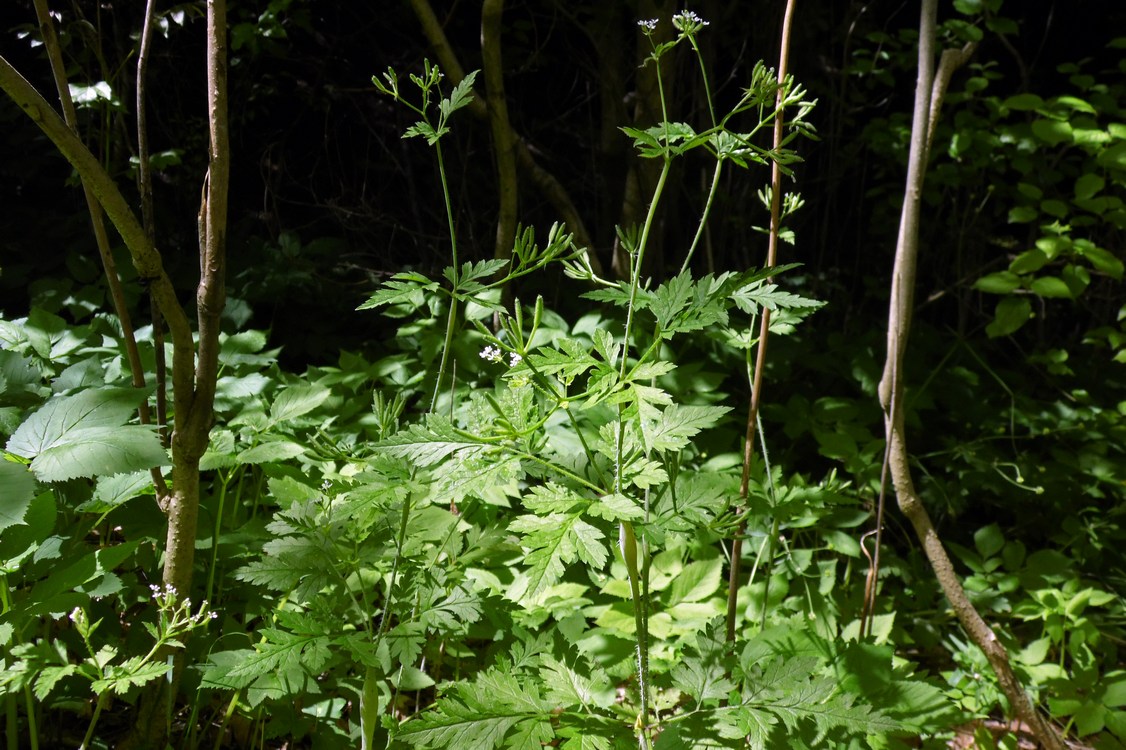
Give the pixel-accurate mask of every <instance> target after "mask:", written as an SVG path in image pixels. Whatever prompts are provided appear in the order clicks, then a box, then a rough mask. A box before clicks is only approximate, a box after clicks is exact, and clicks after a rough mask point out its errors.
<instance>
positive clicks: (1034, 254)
mask: <svg viewBox="0 0 1126 750" xmlns="http://www.w3.org/2000/svg"><path fill="white" fill-rule="evenodd" d="M1047 262H1048V255H1047V254H1046V253H1045V252H1044V251H1043V250H1041V249H1040V248H1038V247H1034V248H1032V249H1031V250H1025V251H1024V252H1023V253H1021V254H1020V255H1018V256H1017V257H1015V258H1013V262H1012V263H1010V264H1009V271H1010V272H1012V273H1013V274H1018V273H1035V272H1036V271H1039V270H1040V269H1041V268H1043V267H1044V265H1045V264H1046V263H1047ZM1001 273H1004V271H1002V272H1001ZM991 275H996V274H991ZM1016 281H1017V286H1019V285H1020V279H1017V280H1016ZM1016 288H1017V287H1016V286H1014V287H1013V288H1012V289H1009V290H1008V291H1010V292H1011V291H1012V290H1013V289H1016ZM1004 293H1007V292H1002V294H1004Z"/></svg>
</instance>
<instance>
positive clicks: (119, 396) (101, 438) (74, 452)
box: [8, 388, 168, 482]
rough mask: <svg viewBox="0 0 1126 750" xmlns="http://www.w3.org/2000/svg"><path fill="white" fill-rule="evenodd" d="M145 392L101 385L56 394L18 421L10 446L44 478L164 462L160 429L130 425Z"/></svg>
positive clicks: (106, 472)
mask: <svg viewBox="0 0 1126 750" xmlns="http://www.w3.org/2000/svg"><path fill="white" fill-rule="evenodd" d="M143 397H144V392H142V391H139V390H134V389H121V388H100V389H92V390H88V391H83V392H81V393H78V394H75V395H73V396H59V397H56V398H53V399H51V400H50V401H48V402H47V403H46V404H44V405H43V406H42V407H40V408H39V409H38V410H37V411H36V412H35V413H33V414H32V415H31V416H30V417H28V418H27V419H26V420H25V421H24V423H23V424H21V425H20V426H19V428H18V429H17V430H16V431H15V433H14V434H13V435H12V437H11V439H9V440H8V450H9V451H11V452H12V453H14V454H16V455H17V456H20V457H22V458H28V459H31V470H32V471H33V472H35V475H36V477H37V478H38V479H39V480H40V481H42V482H64V481H66V480H68V479H74V478H76V477H96V476H106V475H112V474H124V473H126V472H131V471H138V470H141V469H151V468H153V467H155V466H163V465H166V464H167V463H168V457H167V455H166V454H165V451H164V447H163V446H162V445H161V444H160V437H159V436H158V435H157V433H156V431H155V430H154V429H153V428H151V427H149V426H142V425H132V424H127V423H128V421H129V420H130V419H132V417H133V414H134V412H135V410H136V408H137V404H138V403H140V401H141V399H142V398H143Z"/></svg>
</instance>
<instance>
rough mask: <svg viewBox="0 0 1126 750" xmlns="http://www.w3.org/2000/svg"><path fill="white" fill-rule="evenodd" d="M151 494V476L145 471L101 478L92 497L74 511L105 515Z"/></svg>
mask: <svg viewBox="0 0 1126 750" xmlns="http://www.w3.org/2000/svg"><path fill="white" fill-rule="evenodd" d="M151 494H153V485H152V475H151V474H149V472H147V471H137V472H133V473H132V474H118V475H116V476H112V477H101V478H99V479H98V484H97V485H96V486H95V487H94V495H93V497H91V498H90V499H89V500H87V501H86V502H84V503H81V504H80V505H79V506H78V507H77V508H76V509H75V510H77V511H79V512H80V513H106V512H108V511H111V510H113V509H114V508H117V507H119V506H121V505H123V504H125V503H126V502H128V501H130V500H132V499H133V498H135V497H140V496H141V495H151Z"/></svg>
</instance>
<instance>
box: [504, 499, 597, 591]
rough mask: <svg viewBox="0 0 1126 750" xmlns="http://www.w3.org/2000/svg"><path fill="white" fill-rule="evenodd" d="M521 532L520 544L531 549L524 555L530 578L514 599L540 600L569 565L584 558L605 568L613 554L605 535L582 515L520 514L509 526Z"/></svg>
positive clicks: (587, 561)
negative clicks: (604, 540) (608, 549)
mask: <svg viewBox="0 0 1126 750" xmlns="http://www.w3.org/2000/svg"><path fill="white" fill-rule="evenodd" d="M508 529H509V531H513V532H516V533H518V534H521V539H520V543H521V545H522V546H524V547H526V548H527V549H528V553H527V554H526V555H525V557H524V565H525V566H526V567H527V580H526V581H525V582H524V585H523V587H522V588H521V589H519V590H518V591H515V592H513V594H512V596H513V598H514V599H519V598H522V597H527V598H529V599H531V600H533V601H534V600H535V599H537V598H538V597H539V596H540V595H541V594H542V593H543V592H544V591H546V590H547V589H548V588H550V587H551V586H554V585H555V584H556V583H558V582H559V580H560V579H561V578H562V577H563V574H564V573H565V572H566V569H567V565H569V564H571V563H573V562H574V561H575V560H576V559H580V558H581V559H582V560H583V561H584V562H586V563H587V564H588V565H590V566H591V567H593V568H595V569H601V568H602V567H603V566H604V565H605V564H606V560H607V558H608V557H609V553H608V552H607V550H606V545H605V543H604V542H603V534H602V532H601V531H599V530H598V529H597V528H595V527H594V526H591V525H590V524H589V523H587V522H585V521H583V520H582V519H581V517H580V515H579V514H571V515H565V514H562V513H551V514H549V515H546V516H531V515H527V516H520V517H519V518H517V519H516V520H514V521H513V522H512V523H510V524H509V526H508Z"/></svg>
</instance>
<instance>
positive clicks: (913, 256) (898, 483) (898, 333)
mask: <svg viewBox="0 0 1126 750" xmlns="http://www.w3.org/2000/svg"><path fill="white" fill-rule="evenodd" d="M937 14H938V0H923V3H922V10H921V13H920V17H919V63H918V67H919V75H918V80H917V83H916V88H915V107H914V114H913V118H912V123H911V148H910V153H909V156H908V162H907V184H906V187H905V189H904V196H903V209H902V213H901V214H900V219H899V237H898V240H897V242H896V249H895V265H894V268H893V270H892V281H891V301H890V304H889V307H888V332H887V334H888V335H887V361H886V362H885V364H884V373H883V376H882V377H881V378H880V385H879V396H880V405H881V406H882V407H883V410H884V415H885V424H886V431H887V441H888V469H889V471H890V474H891V480H892V485H893V486H894V487H895V494H896V500H897V502H898V504H899V508H900V510H901V511H902V512H903V514H904V515H905V516H906V517H907V519H908V520H909V521H910V522H911V526H912V527H913V528H914V530H915V534H916V536H917V537H918V539H919V543H920V544H921V545H922V547H923V551H924V553H925V554H926V556H927V560H928V561H929V562H930V565H931V569H932V570H933V571H934V574H935V578H936V579H937V580H938V583H939V585H940V586H941V587H942V592H943V594H945V595H946V599H947V601H949V602H950V606H951V608H952V609H953V610H954V613H955V614H956V615H957V617H958V621H959V622H960V623H961V625H962V627H963V628H964V629H965V631H966V633H967V634H968V635H969V636H970V638H971V639H972V640H973V642H974V643H975V644H976V645H977V646H978V648H980V649H981V650H982V652H983V653H984V654H985V657H986V659H987V660H988V661H989V665H990V666H991V667H992V668H993V671H994V673H995V674H996V675H997V682H998V684H999V685H1000V687H1001V691H1002V692H1003V693H1004V694H1005V698H1006V699H1007V700H1008V702H1009V706H1010V709H1011V710H1012V712H1013V714H1015V715H1016V716H1017V718H1019V719H1020V720H1021V721H1023V722H1024V723H1025V724H1027V725H1028V727H1029V730H1030V731H1031V733H1032V734H1033V736H1035V737H1036V739H1037V740H1038V742H1039V744H1040V745H1041V746H1042V747H1044V748H1047V750H1063V748H1064V746H1065V745H1064V742H1063V739H1062V738H1061V737H1060V735H1059V733H1058V732H1057V731H1056V729H1055V727H1054V726H1052V725H1051V724H1050V723H1049V722H1048V721H1047V720H1045V719H1044V718H1043V717H1042V716H1041V715H1040V714H1039V713H1038V712H1037V711H1036V708H1035V706H1033V704H1032V700H1031V699H1030V698H1029V696H1028V693H1027V692H1026V691H1025V689H1024V686H1023V685H1022V684H1021V682H1020V680H1019V679H1018V678H1017V676H1016V674H1015V673H1014V672H1013V669H1012V666H1011V665H1010V663H1009V654H1008V651H1007V650H1006V649H1005V647H1004V645H1003V644H1002V643H1001V642H1000V640H998V638H997V635H996V633H994V632H993V629H992V628H991V627H989V625H988V623H986V622H985V620H984V619H982V617H981V615H980V614H979V613H978V611H977V609H976V608H975V607H974V605H973V603H972V602H971V601H970V600H969V597H968V596H966V591H965V588H964V587H963V586H962V583H961V581H960V580H959V579H958V575H957V573H956V572H955V570H954V566H953V564H952V563H951V561H950V557H949V555H947V554H946V549H945V547H944V546H943V544H942V541H941V539H939V536H938V532H937V531H936V530H935V528H934V524H933V523H932V522H931V518H930V514H929V513H927V509H926V507H925V506H924V505H923V502H922V499H921V498H920V497H919V495H918V493H917V492H916V490H915V485H914V481H913V479H912V476H911V467H910V463H909V460H908V453H907V439H906V429H905V426H904V413H903V412H904V410H903V362H904V357H905V355H906V352H907V335H908V333H909V331H910V328H911V313H912V310H913V308H914V294H915V281H916V275H917V268H918V253H919V224H920V218H921V211H922V192H923V180H924V178H925V176H926V165H927V155H928V146H929V143H928V133H930V132H931V131H932V122H931V121H932V119H933V118H935V117H936V116H937V114H938V112H937V106H935V104H934V102H935V100H936V99H938V100H940V99H941V89H942V87H944V86H945V83H939V82H941V81H944V80H949V76H945V79H944V75H945V74H944V75H940V76H937V77H936V76H935V72H934V69H935V63H934V58H935V27H936V16H937ZM956 54H957V53H955V55H956ZM967 55H968V53H967ZM954 61H955V57H954V56H947V55H946V54H945V53H944V55H943V64H944V66H945V65H948V64H952V63H953V62H954ZM932 87H933V88H932Z"/></svg>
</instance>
